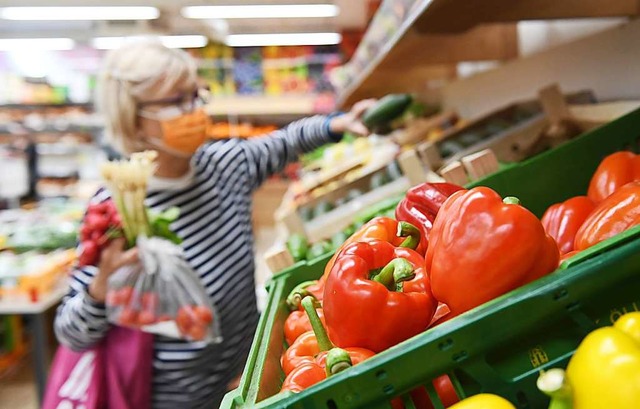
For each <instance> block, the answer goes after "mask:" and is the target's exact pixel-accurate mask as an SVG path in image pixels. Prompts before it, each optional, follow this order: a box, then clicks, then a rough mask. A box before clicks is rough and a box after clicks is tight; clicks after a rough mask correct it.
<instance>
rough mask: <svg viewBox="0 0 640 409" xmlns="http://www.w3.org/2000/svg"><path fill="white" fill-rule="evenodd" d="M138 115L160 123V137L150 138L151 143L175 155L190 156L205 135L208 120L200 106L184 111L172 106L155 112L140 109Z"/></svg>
mask: <svg viewBox="0 0 640 409" xmlns="http://www.w3.org/2000/svg"><path fill="white" fill-rule="evenodd" d="M139 115H140V116H142V117H144V118H149V119H154V120H156V121H158V122H159V123H160V128H161V129H162V138H151V143H152V144H153V145H155V146H156V147H157V148H158V149H162V150H164V151H166V152H168V153H172V154H174V155H176V156H181V157H190V156H191V155H193V154H194V153H195V152H196V151H197V150H198V148H199V147H200V145H202V144H203V143H204V141H205V139H206V137H207V128H208V126H209V123H210V120H209V117H208V116H207V114H206V113H205V112H204V109H202V108H200V109H196V110H194V111H192V112H187V113H184V112H182V110H180V108H178V107H175V106H173V107H166V108H163V109H161V110H159V111H156V112H148V111H140V113H139Z"/></svg>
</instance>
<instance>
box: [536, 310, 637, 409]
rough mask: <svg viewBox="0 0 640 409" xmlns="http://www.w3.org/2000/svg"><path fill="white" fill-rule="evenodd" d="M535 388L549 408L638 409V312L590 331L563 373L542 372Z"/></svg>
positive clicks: (558, 370) (555, 370)
mask: <svg viewBox="0 0 640 409" xmlns="http://www.w3.org/2000/svg"><path fill="white" fill-rule="evenodd" d="M538 388H539V389H540V390H542V391H543V392H545V393H546V394H548V395H549V396H551V404H550V406H549V409H605V408H611V409H613V408H615V409H638V408H640V312H632V313H628V314H625V315H623V316H622V317H620V319H619V320H618V321H616V322H615V324H614V325H613V326H612V327H604V328H599V329H597V330H595V331H593V332H591V333H590V334H589V335H587V337H586V338H585V339H584V340H583V341H582V343H581V344H580V346H579V347H578V349H577V350H576V353H575V355H574V356H573V357H572V358H571V361H569V366H568V367H567V371H566V373H565V372H564V371H563V370H561V369H552V370H550V371H548V372H545V373H543V374H542V375H541V377H540V378H539V379H538Z"/></svg>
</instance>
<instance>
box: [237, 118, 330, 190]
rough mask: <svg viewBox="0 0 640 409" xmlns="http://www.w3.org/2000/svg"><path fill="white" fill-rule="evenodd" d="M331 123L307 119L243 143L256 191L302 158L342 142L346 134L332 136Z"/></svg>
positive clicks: (327, 120)
mask: <svg viewBox="0 0 640 409" xmlns="http://www.w3.org/2000/svg"><path fill="white" fill-rule="evenodd" d="M330 123H331V119H330V118H329V117H325V116H314V117H310V118H304V119H301V120H299V121H295V122H292V123H291V124H289V125H288V126H287V127H285V128H282V129H279V130H277V131H275V132H272V133H270V134H267V135H265V136H264V137H259V138H253V139H248V140H244V141H241V142H239V143H238V145H239V147H240V148H241V149H242V156H241V158H242V159H243V162H244V165H245V166H244V167H245V169H247V170H248V173H249V176H250V177H249V180H250V182H251V184H252V188H253V189H257V188H258V187H259V186H260V185H261V184H262V183H263V182H264V181H265V180H266V179H267V178H268V177H269V176H271V175H273V174H275V173H278V172H281V171H282V170H284V168H285V166H286V165H287V164H288V163H291V162H295V161H296V160H298V157H299V156H300V155H301V154H303V153H306V152H311V151H313V150H314V149H316V148H318V147H320V146H322V145H325V144H327V143H331V142H339V141H340V139H342V133H337V132H335V133H334V132H332V131H331V128H330Z"/></svg>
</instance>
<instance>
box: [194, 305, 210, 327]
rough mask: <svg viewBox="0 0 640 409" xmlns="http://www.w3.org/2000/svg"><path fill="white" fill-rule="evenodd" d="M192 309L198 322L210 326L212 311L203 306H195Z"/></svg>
mask: <svg viewBox="0 0 640 409" xmlns="http://www.w3.org/2000/svg"><path fill="white" fill-rule="evenodd" d="M193 308H194V312H195V315H196V317H197V318H198V320H200V321H201V322H203V323H204V324H210V323H211V322H213V311H211V309H210V308H209V307H207V306H205V305H196V306H195V307H193Z"/></svg>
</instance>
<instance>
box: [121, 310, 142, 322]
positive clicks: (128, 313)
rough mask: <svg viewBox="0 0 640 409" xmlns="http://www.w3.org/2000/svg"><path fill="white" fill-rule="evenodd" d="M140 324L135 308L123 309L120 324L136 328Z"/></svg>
mask: <svg viewBox="0 0 640 409" xmlns="http://www.w3.org/2000/svg"><path fill="white" fill-rule="evenodd" d="M137 323H138V311H136V310H134V309H133V308H123V309H122V312H121V313H120V324H122V325H125V326H135V325H137Z"/></svg>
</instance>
